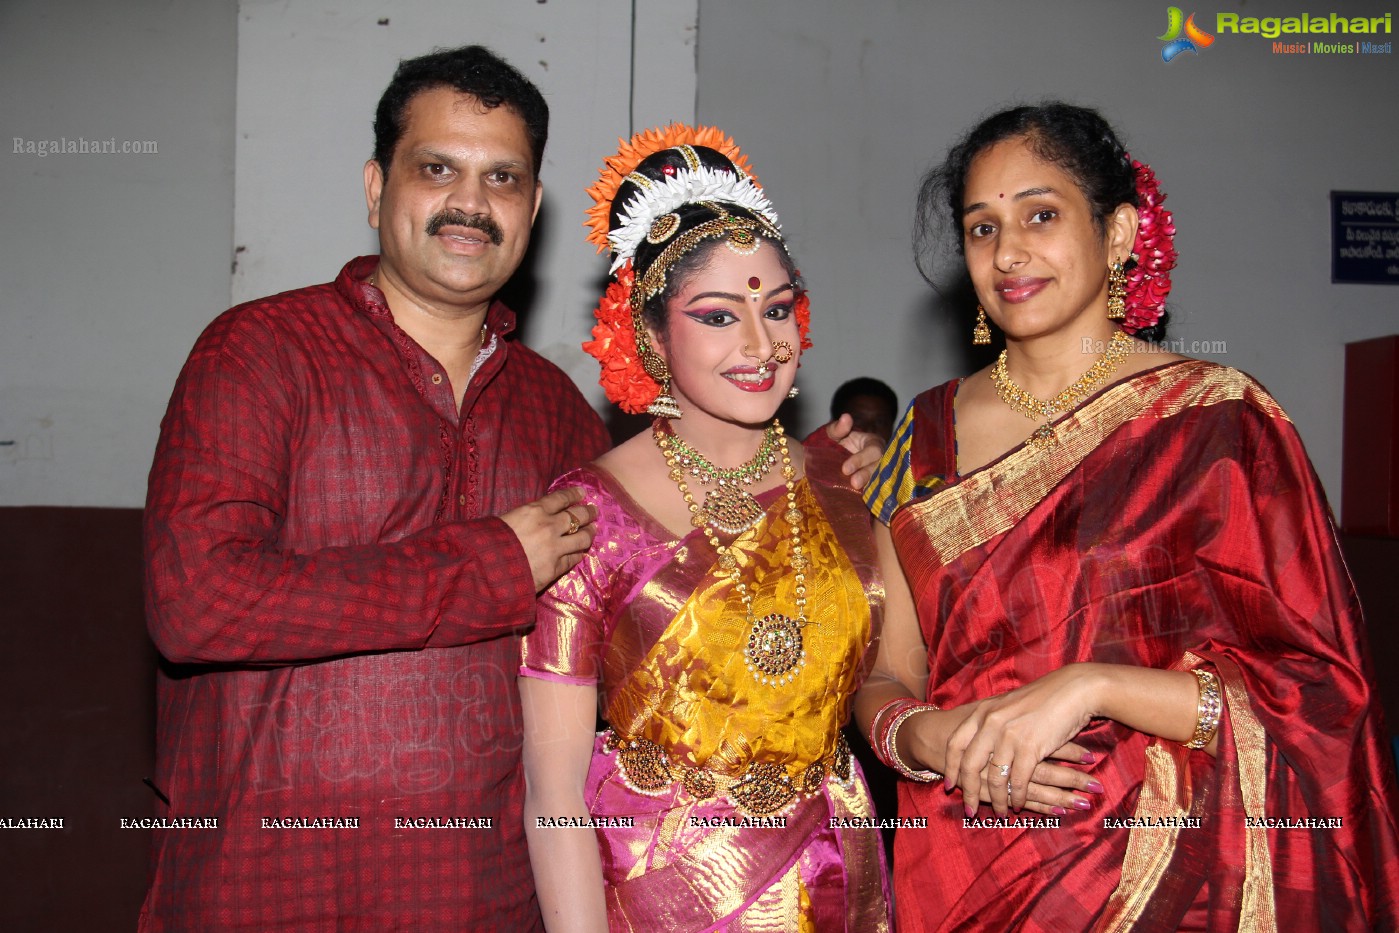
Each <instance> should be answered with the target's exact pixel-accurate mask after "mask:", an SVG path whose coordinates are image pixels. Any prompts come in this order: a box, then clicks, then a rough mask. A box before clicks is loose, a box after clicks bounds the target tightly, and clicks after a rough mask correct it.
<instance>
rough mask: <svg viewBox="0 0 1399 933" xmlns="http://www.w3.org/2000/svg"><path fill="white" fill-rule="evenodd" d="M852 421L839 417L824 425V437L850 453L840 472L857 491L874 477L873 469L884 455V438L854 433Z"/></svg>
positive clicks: (861, 432)
mask: <svg viewBox="0 0 1399 933" xmlns="http://www.w3.org/2000/svg"><path fill="white" fill-rule="evenodd" d="M854 423H855V422H854V419H852V418H851V417H850V416H849V415H841V416H840V417H839V418H837V419H836V420H834V421H832V422H831V423H830V424H828V425H826V428H825V430H826V436H827V437H828V438H830V439H831V440H832V441H834V442H835V443H837V444H839V445H840V446H841V447H844V448H845V449H846V450H848V451H850V456H849V457H847V458H846V459H845V462H844V463H843V464H841V468H840V471H841V472H842V473H844V474H845V475H846V476H848V477H850V486H851V488H852V489H855V490H857V491H859V490H863V489H864V488H865V484H866V483H868V482H869V481H870V477H871V476H873V475H874V468H875V466H876V465H877V464H878V463H879V458H880V457H881V456H882V455H883V453H884V438H882V437H879V436H878V435H875V434H867V433H865V432H864V431H854V430H851V428H852V427H853V425H854Z"/></svg>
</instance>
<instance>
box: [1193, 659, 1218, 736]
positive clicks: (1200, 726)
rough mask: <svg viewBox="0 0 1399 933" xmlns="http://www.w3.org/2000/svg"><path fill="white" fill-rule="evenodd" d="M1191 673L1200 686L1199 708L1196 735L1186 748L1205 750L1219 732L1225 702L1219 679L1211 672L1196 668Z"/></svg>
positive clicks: (1196, 719) (1196, 715)
mask: <svg viewBox="0 0 1399 933" xmlns="http://www.w3.org/2000/svg"><path fill="white" fill-rule="evenodd" d="M1190 673H1192V674H1194V675H1195V679H1196V680H1197V681H1199V685H1200V701H1199V707H1198V710H1197V712H1196V714H1195V734H1194V735H1192V736H1191V737H1190V741H1189V742H1186V743H1185V747H1186V748H1195V749H1199V748H1204V747H1205V746H1206V745H1208V744H1210V742H1211V741H1213V739H1214V735H1215V733H1216V732H1218V731H1219V716H1220V714H1221V713H1222V712H1223V711H1224V701H1223V698H1222V697H1221V696H1220V693H1219V678H1218V677H1216V676H1215V675H1214V674H1212V673H1210V672H1209V671H1205V670H1201V669H1200V668H1198V667H1197V668H1194V669H1192V670H1191V671H1190Z"/></svg>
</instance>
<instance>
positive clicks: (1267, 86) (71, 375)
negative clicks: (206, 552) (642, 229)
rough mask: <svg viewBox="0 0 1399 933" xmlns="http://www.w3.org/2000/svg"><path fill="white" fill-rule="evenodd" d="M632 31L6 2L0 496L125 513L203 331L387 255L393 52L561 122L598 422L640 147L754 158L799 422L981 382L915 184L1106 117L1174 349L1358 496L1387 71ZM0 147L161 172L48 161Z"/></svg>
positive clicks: (567, 283) (565, 275)
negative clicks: (1366, 199) (1345, 264)
mask: <svg viewBox="0 0 1399 933" xmlns="http://www.w3.org/2000/svg"><path fill="white" fill-rule="evenodd" d="M1340 5H1343V6H1345V7H1346V10H1347V12H1348V13H1352V14H1353V15H1359V14H1363V13H1366V12H1375V13H1381V12H1387V10H1385V9H1384V8H1382V7H1380V6H1379V5H1378V4H1376V3H1371V2H1367V0H1351V2H1347V3H1345V4H1338V6H1340ZM632 6H633V4H632V3H630V2H629V0H587V2H574V3H567V4H565V3H559V2H555V3H545V2H533V3H531V2H525V0H472V2H461V0H456V2H452V0H431V2H420V3H413V4H408V3H402V2H394V0H389V2H383V0H381V2H378V3H371V2H370V0H349V2H343V3H335V4H332V3H329V2H327V0H322V2H310V0H296V2H282V0H277V2H272V0H244V2H243V3H241V4H238V3H235V0H206V2H202V3H199V4H192V3H170V2H156V0H122V2H120V3H110V2H109V3H99V2H96V0H7V2H6V3H4V4H0V79H3V82H4V85H3V86H4V87H5V90H6V93H5V95H4V96H3V98H0V125H3V126H4V127H6V128H8V132H6V133H4V134H3V136H2V137H0V138H3V139H4V147H3V149H0V153H3V158H0V205H3V211H4V214H3V216H4V218H5V226H4V232H3V234H0V236H3V247H4V248H3V249H0V283H3V288H0V505H27V504H34V505H45V504H49V505H110V506H134V505H139V504H140V503H141V501H142V499H143V497H144V488H145V475H146V471H147V469H148V467H149V462H150V454H151V449H152V447H153V445H154V441H155V437H156V432H157V428H158V424H159V419H160V416H161V414H162V412H163V410H164V405H165V400H166V398H167V397H168V395H169V390H170V386H171V384H172V383H173V381H174V378H175V374H176V372H177V371H178V369H179V366H180V365H181V363H183V361H184V358H185V355H186V354H187V353H188V350H189V347H190V345H191V343H192V342H193V340H194V338H195V337H196V336H197V334H198V332H199V331H200V330H201V329H202V328H203V327H204V326H205V324H207V323H208V321H209V320H210V319H212V318H213V317H214V316H215V315H216V314H218V313H219V312H220V311H222V310H223V309H224V308H225V307H227V306H228V304H229V303H230V301H231V300H233V299H242V298H247V297H255V296H258V295H262V294H267V293H269V292H272V291H276V290H279V289H283V288H289V287H294V286H297V285H301V284H307V283H310V282H314V281H323V280H325V279H327V278H329V277H330V276H332V275H334V273H335V272H336V270H337V269H338V268H339V266H340V264H341V263H342V262H343V261H344V259H345V258H347V257H348V256H350V255H352V254H356V253H359V252H363V251H367V250H370V249H372V247H373V239H372V237H371V236H370V234H369V231H368V229H367V227H366V226H365V223H364V213H363V206H362V195H361V192H360V166H361V164H362V163H363V161H364V158H365V157H366V154H367V152H368V149H369V120H370V116H371V111H372V107H373V103H374V99H375V98H376V97H377V95H378V93H379V91H380V90H381V89H382V85H383V83H384V82H385V81H386V80H387V78H388V76H389V74H390V73H391V71H392V68H393V65H394V63H395V61H396V59H397V58H398V57H400V56H402V55H409V54H414V53H417V52H419V51H421V50H425V49H427V48H430V47H432V46H434V45H439V44H456V43H460V42H467V41H474V40H479V41H485V42H487V43H488V44H492V45H494V46H496V47H497V48H499V49H500V50H501V51H502V52H503V53H504V54H505V55H506V56H507V57H509V58H511V59H512V60H513V61H515V62H516V64H518V65H520V67H521V68H522V69H524V70H525V71H526V72H527V73H528V74H529V75H530V76H531V77H532V78H533V79H535V80H536V81H538V82H539V83H540V86H541V87H542V88H543V89H544V91H545V93H546V95H547V96H548V97H549V99H550V101H551V103H552V104H553V106H554V111H555V114H556V117H555V123H554V129H553V135H552V138H551V140H550V145H549V154H548V156H547V157H546V165H545V176H544V179H545V184H546V196H545V208H544V215H543V220H544V223H545V226H544V228H543V229H542V231H541V233H540V235H539V237H538V239H539V249H538V250H537V253H538V255H536V256H535V257H534V260H533V265H532V266H531V267H530V269H529V270H528V274H527V275H526V277H525V280H524V281H523V283H521V284H520V285H518V286H517V294H518V295H519V296H520V297H521V298H522V299H524V300H527V301H528V303H529V305H530V308H529V317H528V321H527V327H526V329H525V333H526V336H527V337H528V339H529V340H530V341H531V342H532V343H533V344H535V345H536V346H539V347H540V348H541V349H543V350H544V351H545V352H546V353H548V354H549V355H550V356H552V357H553V358H555V359H556V360H557V361H559V362H560V363H561V364H562V365H563V366H564V367H565V368H566V369H567V370H569V371H570V372H571V373H572V374H573V375H574V377H575V378H576V379H577V380H578V381H579V382H580V383H581V384H583V385H585V386H586V387H587V388H588V391H589V392H590V397H592V398H594V399H595V400H597V399H598V398H599V393H598V392H597V391H596V389H595V387H594V385H593V383H594V376H595V369H594V367H593V365H592V363H591V361H590V360H588V359H587V358H586V357H584V356H583V355H582V353H581V351H579V350H578V349H577V344H578V342H579V341H580V340H581V339H583V337H584V336H585V335H586V330H587V326H588V311H589V309H590V308H591V307H592V304H593V302H594V301H595V300H596V297H597V294H598V291H599V284H600V280H601V274H602V272H603V262H602V260H601V259H599V258H597V257H596V256H595V255H594V253H593V252H592V249H591V247H589V246H587V245H586V244H585V243H584V242H583V238H582V228H581V225H580V223H581V216H582V211H583V209H584V207H585V206H586V200H585V198H584V195H583V193H582V191H583V188H584V187H585V186H586V185H587V184H589V183H590V182H591V180H592V177H593V171H594V170H595V168H596V167H597V165H598V164H600V161H601V158H602V156H603V155H605V154H606V153H608V152H610V151H611V149H612V148H613V146H614V145H615V140H616V138H617V136H619V135H624V134H626V133H627V132H628V131H629V128H630V126H631V125H634V126H635V127H636V128H643V127H646V126H650V125H652V124H654V123H658V122H662V121H663V120H665V119H668V118H671V117H674V118H679V119H691V118H694V117H695V116H696V115H697V116H698V118H699V119H700V120H702V121H705V122H712V123H716V124H718V125H720V126H722V127H723V128H724V129H725V130H726V131H728V132H730V133H732V134H733V135H734V136H735V137H736V139H737V141H738V142H739V144H740V145H741V146H742V147H743V148H744V150H745V151H746V152H748V153H749V155H750V157H751V158H752V160H753V164H754V165H755V167H756V168H757V170H758V172H759V174H760V176H761V177H762V179H763V182H764V184H765V185H766V186H767V188H768V190H769V193H770V194H771V195H772V197H773V199H774V201H775V203H776V205H777V208H778V210H779V212H780V213H781V214H782V218H783V221H784V225H785V226H786V228H787V230H788V232H789V233H790V234H791V236H792V239H793V243H794V248H795V251H796V253H797V256H798V258H799V260H800V261H801V263H802V267H803V271H804V272H805V273H806V275H807V277H808V279H809V280H810V282H811V284H812V287H813V291H814V295H813V297H814V299H815V328H816V329H815V337H816V341H817V348H816V350H815V351H814V353H813V354H812V355H811V356H810V357H809V359H808V363H807V365H806V366H805V367H804V369H803V375H802V381H803V384H804V385H805V387H806V395H805V397H804V399H803V403H804V405H805V408H804V412H803V413H804V415H805V419H804V420H805V421H806V422H807V423H808V425H809V424H814V423H816V422H817V421H819V420H820V417H821V413H822V410H823V408H824V404H825V402H826V400H827V399H828V398H829V395H830V392H831V390H833V389H834V387H835V386H836V385H837V384H838V383H839V382H840V381H842V380H843V379H845V378H848V377H850V376H853V375H857V374H861V373H874V374H878V375H882V376H884V377H885V378H886V379H887V380H888V381H889V382H890V383H891V384H893V385H894V387H895V388H896V389H897V390H898V391H899V393H900V395H901V396H903V397H905V398H906V397H907V396H909V395H910V394H911V393H913V392H915V391H917V390H919V389H922V388H925V387H926V386H928V385H931V384H933V383H935V382H939V381H941V380H943V379H946V378H948V377H950V376H952V375H954V374H957V373H960V372H963V371H965V370H966V369H967V368H968V367H969V366H970V365H972V360H970V358H968V357H967V356H966V354H965V351H964V349H963V348H964V346H965V341H966V334H967V332H968V330H969V328H970V318H969V316H968V315H967V314H966V309H965V308H964V307H960V306H959V307H958V308H957V309H956V312H955V314H954V313H953V312H951V311H949V310H948V309H947V308H945V307H942V306H940V305H939V303H938V302H937V300H936V296H935V295H934V293H933V292H931V291H930V290H929V289H928V288H927V287H926V286H925V285H924V284H923V282H922V280H921V279H920V278H919V277H918V275H917V273H916V272H915V270H914V268H913V264H912V261H911V258H910V253H909V245H908V230H909V227H910V224H911V219H912V196H913V192H914V190H915V188H916V185H917V181H918V177H919V175H920V174H921V172H922V170H923V169H924V168H925V167H926V165H927V164H928V163H929V162H931V161H932V160H933V159H934V158H935V156H936V155H937V154H938V153H941V152H942V151H943V150H945V149H946V147H947V145H948V143H949V142H950V141H951V138H952V136H953V134H955V133H956V132H957V131H958V130H960V129H961V128H963V127H965V126H967V125H968V124H969V123H970V122H972V121H973V120H974V119H975V118H976V117H977V116H978V115H980V114H981V113H983V112H985V111H987V110H989V109H991V108H993V107H995V106H997V105H999V104H1002V103H1005V102H1008V101H1012V100H1021V99H1035V98H1038V97H1041V96H1044V95H1060V96H1064V97H1069V98H1072V99H1075V100H1080V101H1085V102H1088V103H1092V104H1095V105H1098V106H1100V107H1102V108H1103V109H1104V110H1105V111H1106V112H1107V114H1108V115H1109V117H1110V118H1111V119H1113V120H1114V121H1115V122H1116V123H1117V124H1118V125H1119V127H1120V128H1121V129H1122V130H1123V131H1124V133H1125V134H1126V136H1127V137H1128V142H1129V145H1130V146H1131V147H1132V149H1133V151H1134V153H1135V154H1138V155H1140V156H1141V157H1143V158H1145V159H1146V160H1147V161H1149V162H1151V163H1152V164H1153V165H1154V166H1155V167H1156V168H1157V170H1158V172H1159V174H1160V176H1161V178H1162V180H1163V183H1164V185H1165V188H1166V191H1167V192H1168V194H1169V195H1170V202H1169V205H1170V207H1171V208H1172V209H1174V210H1175V212H1176V217H1177V222H1178V226H1179V227H1180V231H1181V232H1180V235H1179V237H1178V240H1177V244H1178V246H1179V248H1180V251H1181V268H1180V269H1179V270H1178V272H1177V275H1176V282H1177V287H1176V291H1175V295H1174V299H1175V300H1174V307H1175V312H1176V328H1175V333H1176V335H1177V336H1180V337H1183V338H1185V339H1187V340H1190V341H1223V344H1224V347H1225V352H1223V353H1217V354H1207V355H1213V356H1214V357H1215V358H1217V359H1220V360H1222V361H1224V362H1227V363H1229V364H1232V365H1235V366H1238V367H1240V368H1242V369H1245V370H1248V371H1250V372H1252V373H1254V374H1255V375H1256V376H1258V377H1259V378H1260V379H1262V380H1263V382H1264V383H1265V384H1266V385H1268V386H1269V387H1270V388H1271V389H1272V390H1273V391H1274V393H1275V394H1276V395H1277V396H1278V397H1279V398H1280V400H1281V401H1282V402H1283V404H1284V405H1285V406H1286V407H1287V408H1288V410H1289V411H1290V412H1291V414H1292V415H1293V417H1294V419H1295V420H1296V421H1297V423H1298V425H1299V426H1300V428H1301V430H1302V434H1303V437H1304V438H1305V439H1306V441H1307V443H1308V446H1309V448H1310V450H1311V452H1312V455H1313V458H1314V460H1315V461H1316V463H1317V466H1318V469H1319V471H1320V472H1321V475H1322V477H1323V479H1324V481H1325V482H1326V485H1327V488H1328V490H1329V491H1330V492H1331V494H1332V495H1333V497H1334V496H1336V495H1337V494H1338V490H1339V471H1340V418H1339V413H1340V403H1341V366H1342V349H1341V348H1342V345H1343V344H1344V343H1345V342H1346V341H1350V340H1358V339H1363V338H1365V337H1370V336H1376V335H1380V334H1386V333H1392V332H1394V331H1396V330H1399V314H1396V301H1395V299H1396V298H1399V290H1396V289H1394V288H1392V287H1385V286H1354V285H1345V286H1340V285H1331V284H1330V282H1329V265H1328V259H1327V250H1328V246H1329V231H1328V225H1327V213H1326V212H1327V192H1328V191H1329V190H1331V189H1341V188H1358V189H1377V190H1396V189H1399V161H1396V159H1395V152H1396V151H1397V150H1399V145H1396V144H1399V127H1397V126H1396V125H1395V123H1394V121H1393V117H1392V113H1393V110H1394V101H1395V95H1396V91H1399V80H1397V79H1399V60H1397V59H1395V58H1394V56H1393V55H1388V56H1376V57H1370V58H1362V57H1355V56H1352V57H1346V58H1340V59H1331V58H1326V57H1322V56H1274V55H1272V54H1270V49H1269V46H1270V43H1269V42H1268V41H1267V40H1264V39H1255V38H1244V37H1237V36H1224V35H1221V36H1220V37H1219V39H1218V41H1216V43H1215V44H1214V45H1213V46H1211V47H1210V48H1208V49H1206V50H1204V51H1203V53H1202V54H1200V55H1198V56H1193V55H1189V54H1187V55H1184V56H1182V57H1181V58H1179V59H1177V60H1176V61H1174V62H1172V63H1170V64H1165V63H1163V62H1162V61H1161V59H1160V56H1159V49H1160V45H1161V43H1160V42H1159V41H1158V40H1157V39H1156V38H1155V37H1156V36H1158V35H1160V34H1161V33H1162V32H1163V31H1164V30H1165V28H1166V23H1165V11H1164V7H1163V6H1162V5H1158V4H1156V3H1131V4H1127V3H1103V2H1090V0H1060V2H1056V3H1053V4H1048V3H1039V2H1034V0H986V2H982V3H978V4H972V3H965V4H963V3H957V4H954V3H946V2H945V3H933V2H913V0H864V2H862V3H860V4H847V3H843V2H838V0H762V2H752V0H644V2H638V3H637V4H635V6H636V7H637V10H636V19H635V21H634V23H633V17H632V12H633V11H632ZM1284 6H1286V5H1284V4H1281V3H1277V4H1272V3H1270V4H1265V7H1266V8H1264V7H1259V5H1258V4H1257V3H1256V2H1254V3H1249V4H1248V7H1247V10H1245V8H1244V7H1243V6H1242V5H1237V4H1236V5H1234V6H1232V7H1228V9H1235V10H1238V11H1240V12H1248V13H1250V14H1252V15H1270V14H1272V15H1281V14H1284V13H1287V12H1290V11H1291V10H1292V8H1291V7H1290V6H1288V7H1287V9H1284ZM1201 15H1202V24H1203V25H1204V26H1205V27H1206V28H1207V29H1209V28H1210V26H1211V25H1212V19H1211V17H1212V12H1211V13H1204V14H1201ZM383 18H386V19H388V20H389V24H388V25H384V26H381V25H379V23H378V20H379V19H383ZM696 19H698V35H699V42H698V70H697V71H696V66H695V52H694V44H695V36H696V26H695V23H696ZM444 23H445V24H449V25H446V26H444ZM633 29H635V32H636V34H637V36H638V37H640V39H641V41H640V42H639V43H638V45H637V53H636V57H635V59H633V56H632V52H631V34H632V31H633ZM541 39H542V40H543V41H540V40H541ZM696 99H698V109H696V103H695V101H696ZM5 137H9V138H5ZM13 137H20V138H21V139H24V140H29V139H33V140H41V139H53V138H58V137H67V138H69V139H76V138H79V137H82V138H86V139H89V140H93V139H96V140H104V139H111V138H115V139H116V140H117V141H118V142H119V143H120V142H125V141H143V140H151V141H154V142H155V143H156V144H157V150H156V152H154V153H146V154H120V153H116V154H108V155H101V154H97V155H81V154H73V155H67V154H64V155H49V156H47V157H43V158H41V157H39V156H37V155H31V154H23V153H14V152H12V151H11V149H12V148H13V146H12V138H13ZM235 165H236V168H237V173H236V174H237V186H236V200H235V187H234V176H235ZM235 224H236V229H237V239H236V241H235V238H234V230H235ZM235 242H236V244H237V245H239V246H243V247H244V248H245V249H244V251H243V252H241V253H238V254H237V260H238V266H237V272H236V273H235V272H233V271H232V269H233V263H234V259H235V252H234V247H235Z"/></svg>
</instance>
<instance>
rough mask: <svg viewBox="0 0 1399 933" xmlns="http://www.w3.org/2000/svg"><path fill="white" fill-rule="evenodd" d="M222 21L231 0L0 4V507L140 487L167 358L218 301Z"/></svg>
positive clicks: (227, 248) (228, 31)
mask: <svg viewBox="0 0 1399 933" xmlns="http://www.w3.org/2000/svg"><path fill="white" fill-rule="evenodd" d="M236 27H237V20H236V5H235V3H234V2H233V0H207V2H201V3H171V2H169V0H121V2H119V3H112V2H101V0H6V2H5V3H3V4H0V86H3V87H4V89H5V90H4V94H3V96H0V127H3V128H4V132H3V134H0V142H3V147H0V211H3V215H0V216H3V218H4V228H3V233H0V238H2V239H0V505H127V506H130V505H140V504H141V502H142V501H143V500H144V499H145V494H146V473H147V471H148V470H149V469H150V463H151V451H152V449H153V447H154V445H155V439H156V434H157V431H158V429H159V427H160V417H161V415H162V414H163V413H164V411H165V402H166V400H167V399H168V398H169V397H170V387H171V385H172V384H173V383H174V381H175V375H176V373H177V372H179V367H180V364H181V363H183V362H184V357H185V355H186V354H187V353H188V352H189V347H190V344H192V343H193V342H194V338H195V337H196V336H197V335H198V333H199V331H200V330H201V329H203V327H204V325H205V324H207V323H208V322H209V320H210V319H211V318H213V316H214V315H216V314H217V313H219V311H221V310H222V309H223V308H225V307H227V306H228V298H229V257H230V255H231V253H232V247H231V243H232V237H233V224H232V219H233V107H234V77H235V72H234V68H235V55H236V48H237V47H236ZM14 137H19V138H20V139H21V140H22V141H24V142H25V143H27V142H28V141H30V140H33V141H35V142H36V143H37V142H39V141H45V140H58V141H59V142H60V143H61V142H63V140H64V138H65V137H66V138H67V139H68V140H72V141H74V142H77V141H78V140H79V139H81V140H83V141H99V142H100V141H112V142H113V143H114V144H115V148H120V147H122V146H123V145H124V144H127V143H146V142H150V143H154V145H155V151H154V152H149V151H146V152H144V153H121V152H114V153H107V154H104V153H100V152H98V153H88V154H82V153H73V154H66V153H64V154H50V155H47V156H42V157H41V156H39V155H37V154H27V153H23V152H20V153H17V152H15V151H14V149H15V143H14ZM22 148H23V146H22ZM36 148H37V145H36ZM138 148H144V149H149V147H148V146H139V147H138Z"/></svg>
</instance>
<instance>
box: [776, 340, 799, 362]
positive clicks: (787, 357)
mask: <svg viewBox="0 0 1399 933" xmlns="http://www.w3.org/2000/svg"><path fill="white" fill-rule="evenodd" d="M794 352H795V351H793V350H792V345H791V344H790V343H788V342H787V341H785V340H774V341H773V342H772V358H773V359H774V360H775V361H776V362H777V363H778V364H782V363H790V362H792V355H793V353H794Z"/></svg>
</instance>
